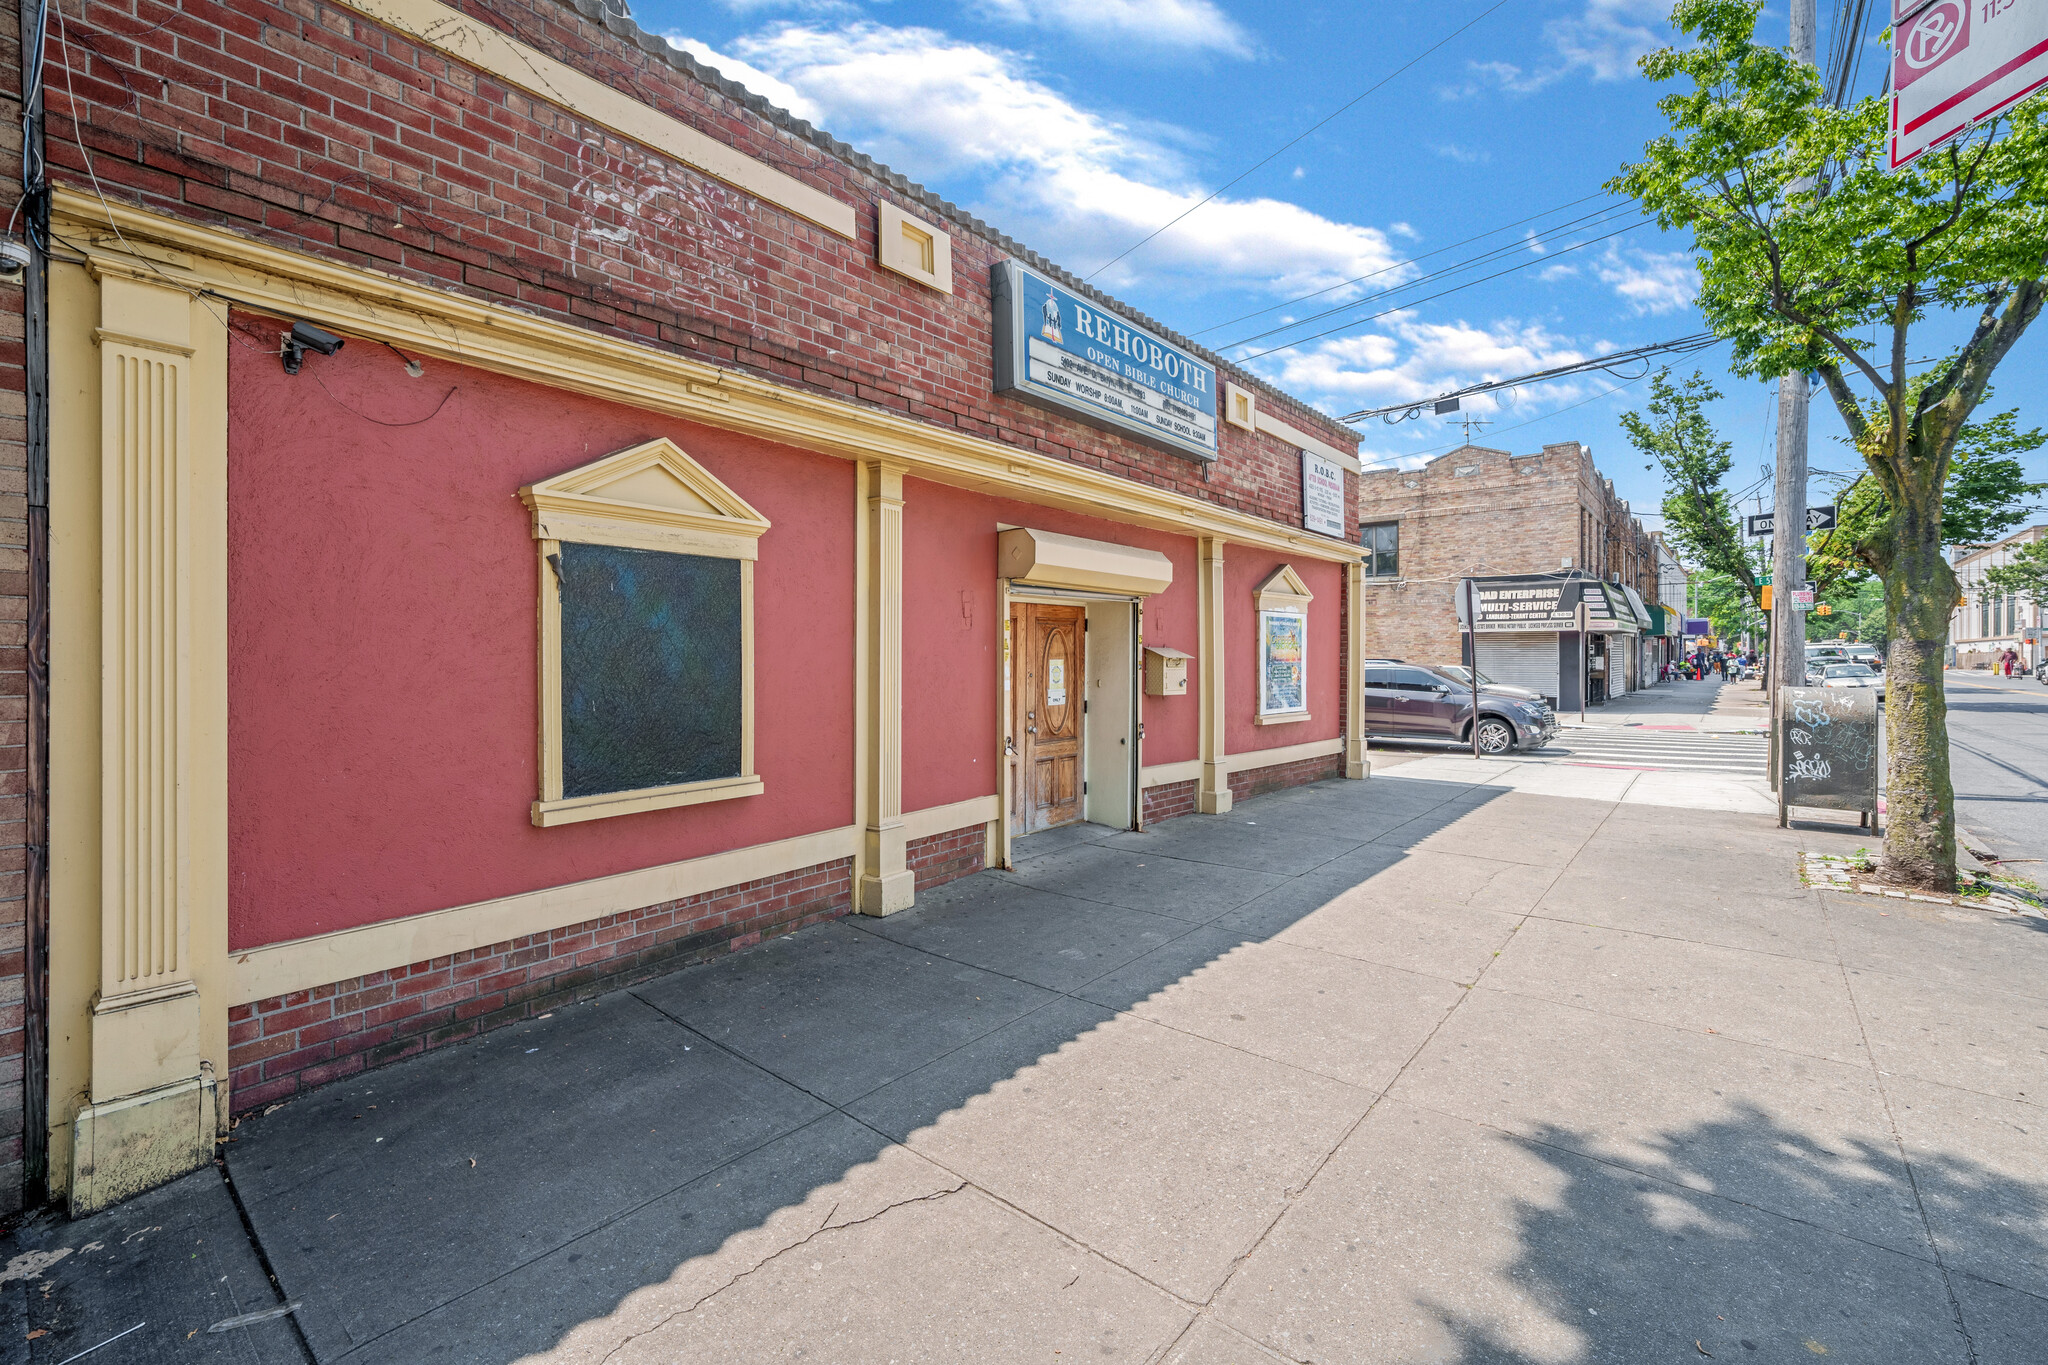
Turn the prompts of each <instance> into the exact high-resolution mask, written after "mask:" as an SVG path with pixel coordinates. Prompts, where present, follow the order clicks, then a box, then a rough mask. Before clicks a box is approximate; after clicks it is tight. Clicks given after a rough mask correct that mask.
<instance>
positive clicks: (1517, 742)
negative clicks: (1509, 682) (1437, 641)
mask: <svg viewBox="0 0 2048 1365" xmlns="http://www.w3.org/2000/svg"><path fill="white" fill-rule="evenodd" d="M1363 700H1364V702H1365V732H1366V733H1367V734H1368V735H1371V736H1374V737H1375V738H1380V739H1452V740H1458V741H1460V742H1469V741H1470V740H1471V738H1472V685H1471V684H1470V683H1469V682H1466V683H1459V682H1458V681H1457V680H1455V679H1453V678H1450V677H1447V676H1446V675H1444V674H1442V673H1439V672H1437V671H1435V670H1434V669H1429V668H1419V667H1417V666H1416V665H1414V664H1404V663H1399V662H1397V661H1393V660H1386V659H1373V660H1368V661H1367V662H1366V665H1365V696H1364V698H1363ZM1556 733H1557V714H1556V713H1555V712H1554V711H1552V710H1551V709H1550V707H1549V706H1547V705H1545V704H1544V701H1543V699H1542V698H1541V697H1537V698H1534V699H1533V700H1531V699H1527V698H1523V697H1516V696H1509V695H1507V694H1506V693H1503V692H1500V691H1496V690H1492V689H1489V688H1487V687H1486V686H1485V685H1484V684H1483V683H1482V684H1481V686H1480V692H1479V748H1480V751H1481V752H1482V753H1489V754H1504V753H1507V752H1508V751H1509V750H1511V749H1517V748H1523V749H1540V748H1542V747H1543V746H1544V745H1545V744H1547V743H1549V742H1550V737H1551V736H1552V735H1555V734H1556Z"/></svg>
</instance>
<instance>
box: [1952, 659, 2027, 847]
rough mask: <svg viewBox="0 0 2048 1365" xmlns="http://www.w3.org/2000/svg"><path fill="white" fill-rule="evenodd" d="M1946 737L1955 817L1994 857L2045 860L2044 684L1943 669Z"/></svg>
mask: <svg viewBox="0 0 2048 1365" xmlns="http://www.w3.org/2000/svg"><path fill="white" fill-rule="evenodd" d="M1948 738H1949V764H1950V775H1951V777H1952V779H1953V780H1954V782H1955V788H1956V819H1957V822H1958V823H1959V824H1961V825H1962V826H1963V828H1964V829H1967V830H1969V831H1971V832H1972V833H1974V834H1976V835H1978V836H1979V837H1980V838H1982V839H1983V840H1984V841H1985V842H1987V843H1989V844H1991V845H1992V848H1991V851H1992V852H1993V853H1996V854H1998V855H1999V856H2001V857H2010V858H2048V687H2044V686H2042V685H2041V684H2040V683H2037V682H2035V681H2034V680H2033V678H2031V677H2015V678H2010V679H2008V678H1994V677H1992V676H1991V675H1990V674H1988V673H1978V672H1967V673H1965V672H1953V673H1950V674H1949V675H1948ZM2037 880H2038V878H2037Z"/></svg>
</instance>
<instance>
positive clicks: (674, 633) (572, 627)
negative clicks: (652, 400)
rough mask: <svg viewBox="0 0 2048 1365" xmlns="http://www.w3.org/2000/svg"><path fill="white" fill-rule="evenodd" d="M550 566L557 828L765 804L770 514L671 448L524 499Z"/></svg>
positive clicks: (644, 449) (546, 794)
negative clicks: (759, 634) (759, 731)
mask: <svg viewBox="0 0 2048 1365" xmlns="http://www.w3.org/2000/svg"><path fill="white" fill-rule="evenodd" d="M519 496H520V498H521V500H523V501H524V502H525V503H526V506H527V507H528V508H529V509H530V510H531V511H532V513H533V538H534V542H535V545H536V547H537V550H538V558H539V569H540V787H541V790H540V797H539V799H538V800H536V801H535V802H534V803H533V808H532V819H533V823H534V824H536V825H540V826H543V827H546V826H554V825H566V824H575V823H578V822H581V821H585V820H599V819H604V818H606V817H609V816H614V815H632V814H637V813H639V812H642V811H652V810H663V809H666V808H669V807H674V806H688V805H696V804H698V803H700V802H705V801H724V800H730V799H733V798H737V797H743V796H758V795H759V794H760V793H761V791H762V782H761V778H760V775H759V774H758V773H756V772H755V771H754V565H755V561H756V559H757V557H758V554H759V547H760V540H761V536H762V534H763V533H765V532H766V531H767V530H768V521H767V519H766V518H765V517H763V516H762V515H761V514H760V513H759V512H757V511H755V510H754V509H753V508H752V507H750V506H749V505H748V504H747V502H746V500H745V499H744V498H742V497H740V496H739V494H737V493H735V492H733V490H732V489H730V488H728V487H727V486H726V485H725V484H724V483H722V482H720V481H719V480H718V479H717V478H716V477H715V476H714V475H712V474H711V473H710V472H709V471H708V470H706V469H705V468H704V467H703V466H701V465H699V464H698V463H697V462H696V461H694V460H692V459H691V458H690V457H689V456H688V455H687V454H685V453H684V452H683V451H682V449H681V448H680V447H678V446H677V445H676V444H675V443H674V442H672V441H669V440H667V439H661V440H655V441H649V442H646V443H645V444H643V445H637V446H633V447H631V448H630V449H627V450H622V451H619V452H617V453H616V454H613V455H608V456H606V457H605V458H604V459H601V460H598V461H596V462H595V463H592V464H587V465H584V466H581V467H580V468H577V469H572V470H570V471H568V472H567V473H565V474H558V475H556V476H555V477H554V478H551V479H544V480H542V481H541V482H539V483H535V484H531V485H529V486H527V487H525V488H522V489H520V490H519Z"/></svg>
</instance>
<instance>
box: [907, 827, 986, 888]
mask: <svg viewBox="0 0 2048 1365" xmlns="http://www.w3.org/2000/svg"><path fill="white" fill-rule="evenodd" d="M908 854H909V859H910V870H911V871H912V872H914V873H916V874H917V889H918V890H919V891H929V890H931V889H932V888H933V887H935V886H944V885H945V884H946V883H947V882H950V881H955V880H958V879H959V878H961V877H971V876H973V875H974V874H975V873H977V872H979V871H981V869H982V868H983V867H985V866H987V856H988V826H987V825H968V826H967V827H966V828H964V829H956V830H950V831H948V832H947V833H945V834H928V835H926V836H925V837H924V838H922V839H913V840H911V843H910V848H909V850H908Z"/></svg>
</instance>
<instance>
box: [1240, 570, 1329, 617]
mask: <svg viewBox="0 0 2048 1365" xmlns="http://www.w3.org/2000/svg"><path fill="white" fill-rule="evenodd" d="M1252 593H1253V595H1254V596H1255V597H1257V598H1258V603H1259V610H1260V611H1306V610H1308V604H1309V603H1310V602H1313V601H1314V600H1315V596H1316V595H1315V594H1314V593H1312V592H1310V591H1309V590H1308V584H1306V583H1304V582H1302V581H1301V575H1300V574H1298V573H1296V572H1295V571H1294V566H1293V565H1292V564H1282V565H1281V566H1280V567H1279V568H1277V569H1275V570H1273V572H1272V573H1270V574H1268V575H1267V576H1266V581H1265V582H1263V583H1261V584H1259V586H1258V587H1256V588H1254V589H1252Z"/></svg>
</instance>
